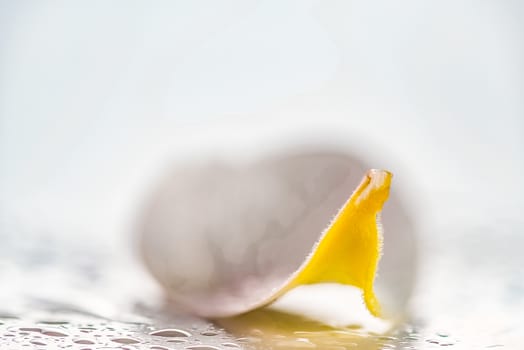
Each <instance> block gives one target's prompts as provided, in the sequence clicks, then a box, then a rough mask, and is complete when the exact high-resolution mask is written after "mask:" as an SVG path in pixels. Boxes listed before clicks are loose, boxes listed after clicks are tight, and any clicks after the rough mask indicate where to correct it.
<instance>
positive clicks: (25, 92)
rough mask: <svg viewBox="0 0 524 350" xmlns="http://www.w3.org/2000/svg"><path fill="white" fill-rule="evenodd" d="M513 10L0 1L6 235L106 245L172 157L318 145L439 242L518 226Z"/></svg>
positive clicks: (519, 36) (523, 69)
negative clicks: (374, 179) (395, 192)
mask: <svg viewBox="0 0 524 350" xmlns="http://www.w3.org/2000/svg"><path fill="white" fill-rule="evenodd" d="M522 4H523V3H522V2H519V1H463V0H461V1H457V0H454V1H451V0H448V1H431V2H430V1H415V0H412V1H401V2H391V1H265V2H261V1H253V0H252V1H246V0H242V1H232V0H230V1H156V2H133V1H112V2H108V1H89V2H71V1H45V2H41V1H7V0H0V219H1V221H0V222H1V223H3V225H5V226H4V229H3V230H2V231H5V230H7V227H12V226H13V225H14V226H16V227H23V228H24V227H25V228H35V227H36V228H40V229H42V230H44V231H45V230H48V231H53V230H55V231H61V232H64V233H67V234H68V235H79V236H81V237H87V235H93V234H95V233H107V232H115V235H116V232H121V233H123V232H124V231H125V229H124V227H125V225H124V223H125V222H126V220H128V219H129V216H130V213H131V212H132V210H133V208H134V207H135V206H136V198H137V194H138V193H140V191H141V190H142V189H143V187H144V184H145V183H146V181H145V180H146V179H148V178H149V176H150V174H154V173H155V171H157V170H158V169H159V168H161V167H162V166H163V165H164V164H167V163H168V162H169V160H170V159H172V157H174V156H175V155H176V154H179V153H181V152H186V153H187V154H191V152H193V151H194V150H195V149H213V150H216V151H217V152H220V151H222V152H226V153H227V152H234V151H235V150H241V151H247V152H248V153H249V152H250V151H251V150H259V149H265V148H267V147H268V146H274V145H278V144H279V143H280V142H282V140H299V141H308V140H309V141H311V140H313V141H315V142H319V141H322V140H324V139H325V140H327V141H329V142H331V143H333V142H338V143H341V144H347V145H348V146H350V147H352V148H353V149H354V150H356V152H357V153H359V154H360V155H361V156H362V157H363V158H367V157H368V158H369V159H371V160H372V161H371V163H373V164H374V165H376V166H377V167H384V168H389V169H391V170H392V171H393V172H394V173H395V174H396V181H398V183H399V184H401V185H402V186H403V188H404V189H405V191H406V192H408V193H410V195H411V198H412V203H411V205H412V206H413V207H417V208H418V209H419V212H421V213H420V214H418V215H421V217H423V218H424V220H426V221H425V222H426V225H427V226H432V225H437V226H439V227H442V228H443V230H442V233H444V232H451V231H450V230H448V229H451V228H453V226H454V224H455V222H459V221H461V222H464V221H465V222H466V223H467V224H468V225H469V226H470V227H472V228H475V227H483V226H490V227H496V226H497V225H505V224H509V225H513V223H515V222H518V223H521V222H522V220H523V219H522V214H523V212H524V199H523V198H524V185H523V175H524V157H523V156H522V151H523V150H524V21H523V18H524V6H523V5H522ZM334 140H335V141H334ZM4 233H5V232H1V233H0V234H4ZM453 234H456V232H453Z"/></svg>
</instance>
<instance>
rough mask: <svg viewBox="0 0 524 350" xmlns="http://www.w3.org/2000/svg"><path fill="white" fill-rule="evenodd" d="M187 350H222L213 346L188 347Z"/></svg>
mask: <svg viewBox="0 0 524 350" xmlns="http://www.w3.org/2000/svg"><path fill="white" fill-rule="evenodd" d="M186 349H187V350H220V349H219V348H217V347H216V346H211V345H190V346H186Z"/></svg>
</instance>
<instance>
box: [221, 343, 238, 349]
mask: <svg viewBox="0 0 524 350" xmlns="http://www.w3.org/2000/svg"><path fill="white" fill-rule="evenodd" d="M222 346H227V347H228V348H239V347H240V345H238V344H235V343H222Z"/></svg>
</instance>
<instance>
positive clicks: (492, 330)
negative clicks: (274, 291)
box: [0, 229, 524, 350]
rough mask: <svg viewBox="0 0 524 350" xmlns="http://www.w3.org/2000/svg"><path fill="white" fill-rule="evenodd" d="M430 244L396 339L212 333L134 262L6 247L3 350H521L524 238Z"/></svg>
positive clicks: (268, 319)
mask: <svg viewBox="0 0 524 350" xmlns="http://www.w3.org/2000/svg"><path fill="white" fill-rule="evenodd" d="M503 231H504V230H501V231H499V232H497V234H496V235H495V234H494V233H492V232H490V231H486V232H485V233H482V232H475V233H472V234H465V235H462V236H460V237H461V238H460V239H459V238H458V237H453V238H450V239H449V240H445V239H442V238H439V239H433V240H427V241H426V243H425V244H424V245H423V246H422V249H421V251H422V252H424V254H422V255H423V256H424V260H423V263H422V267H421V276H420V281H419V288H418V289H417V292H416V294H415V298H414V300H413V312H412V318H411V320H410V321H409V322H406V323H403V324H401V325H399V326H398V327H396V329H394V330H393V331H391V332H389V333H388V334H370V333H364V332H363V331H362V330H361V329H358V328H357V327H353V328H331V327H329V326H326V325H322V324H319V323H316V322H314V321H310V320H306V319H302V318H299V317H297V316H291V315H288V314H283V313H279V312H277V311H274V310H269V309H265V310H258V311H255V312H252V313H249V314H246V315H242V316H239V317H236V318H233V319H227V320H220V321H217V322H214V323H213V322H209V321H205V320H202V319H197V318H193V317H187V316H180V315H177V314H176V313H174V312H172V311H170V310H167V309H166V308H164V307H162V306H160V304H159V303H158V301H159V300H160V298H159V296H158V294H155V292H154V291H155V289H154V288H150V287H151V286H148V285H147V283H150V282H147V283H145V282H144V281H143V280H141V279H142V278H144V275H141V274H140V273H136V274H135V273H134V269H133V268H130V266H135V265H133V263H131V262H130V259H127V258H125V257H121V256H118V255H116V254H115V252H114V251H110V250H109V249H107V250H105V248H104V249H102V248H101V246H100V245H93V246H89V245H86V244H85V243H84V242H83V243H82V245H81V246H80V245H79V246H75V245H74V244H72V243H71V242H69V243H67V244H66V243H65V242H66V240H65V239H57V240H54V241H53V240H50V239H40V240H39V239H37V238H36V237H35V239H30V237H24V240H19V239H15V237H11V238H12V240H10V239H9V237H7V238H6V239H5V240H4V243H3V245H2V246H1V247H0V253H1V257H2V259H1V260H0V284H1V286H2V288H1V291H0V297H1V298H0V300H1V303H0V344H1V348H2V349H4V348H5V349H66V348H70V349H93V350H94V349H156V350H164V349H200V350H206V349H207V350H209V349H235V348H239V349H306V348H308V349H331V350H342V349H353V348H355V349H443V348H450V349H497V348H503V349H520V348H521V346H522V341H523V340H524V332H523V331H522V322H523V321H524V275H523V270H522V266H524V258H523V257H522V256H521V254H520V251H519V250H520V248H521V247H522V245H523V243H524V238H523V237H522V235H521V234H520V231H518V230H513V229H511V230H509V229H508V230H507V231H508V232H503Z"/></svg>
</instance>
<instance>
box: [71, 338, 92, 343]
mask: <svg viewBox="0 0 524 350" xmlns="http://www.w3.org/2000/svg"><path fill="white" fill-rule="evenodd" d="M73 342H74V343H76V344H95V342H94V341H92V340H89V339H76V340H73Z"/></svg>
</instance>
